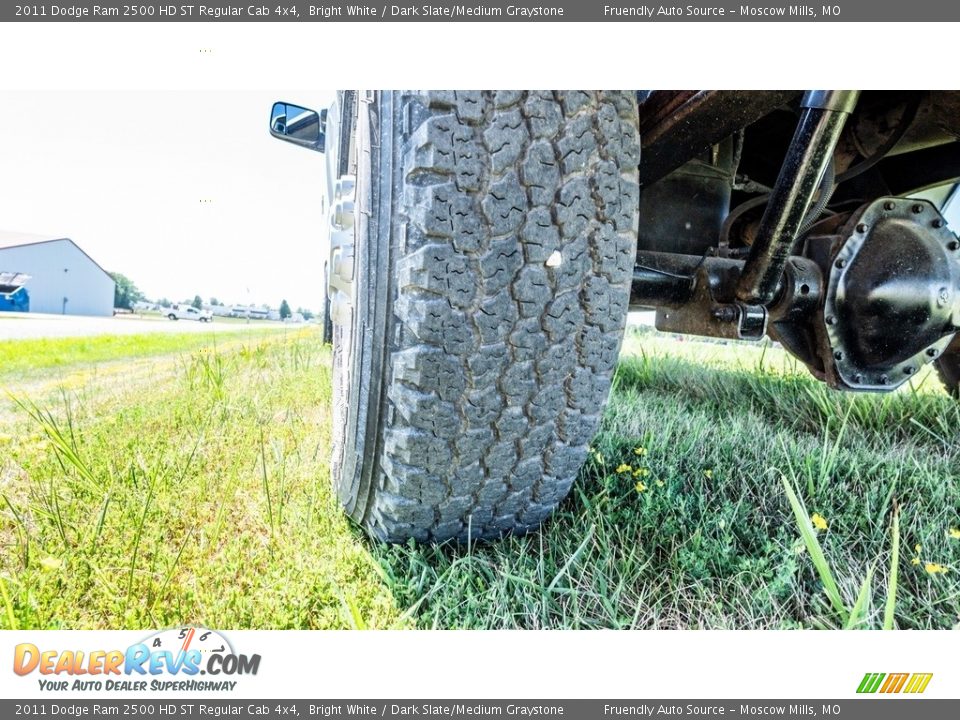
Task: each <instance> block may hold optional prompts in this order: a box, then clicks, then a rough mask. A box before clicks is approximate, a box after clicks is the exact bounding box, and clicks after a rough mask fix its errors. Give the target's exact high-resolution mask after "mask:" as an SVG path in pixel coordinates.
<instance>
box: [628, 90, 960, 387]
mask: <svg viewBox="0 0 960 720" xmlns="http://www.w3.org/2000/svg"><path fill="white" fill-rule="evenodd" d="M958 109H960V94H958V93H954V92H929V93H925V92H873V93H863V94H860V93H856V92H849V91H816V92H807V93H790V92H781V91H774V92H736V91H703V92H692V93H677V92H650V93H642V94H641V95H640V103H639V113H640V115H639V126H640V133H641V138H642V152H643V155H642V160H641V163H640V184H641V200H640V226H639V233H638V245H637V260H636V268H635V271H634V280H633V288H632V293H631V306H632V307H654V308H656V309H657V318H656V324H657V327H658V328H659V329H661V330H667V331H670V332H676V333H692V334H698V335H708V336H715V337H724V338H738V339H759V338H761V337H763V336H766V335H768V336H770V337H772V338H773V339H775V340H777V341H779V342H781V343H782V344H783V346H784V347H785V348H787V349H788V350H789V351H790V352H791V353H792V354H794V355H795V356H797V357H798V358H799V359H801V360H802V361H803V362H804V363H805V364H806V365H807V367H808V368H809V369H810V371H811V372H812V373H813V374H814V375H815V376H817V377H818V378H820V379H822V380H825V381H826V382H828V383H829V384H830V385H831V386H833V387H836V388H841V389H845V390H876V391H882V390H891V389H893V388H895V387H897V386H899V385H901V384H902V383H903V382H905V381H906V380H907V379H908V378H909V377H910V376H912V375H913V374H914V373H916V371H917V370H918V369H919V367H920V366H921V365H922V364H923V363H925V362H930V361H932V360H939V363H940V365H941V370H942V371H943V369H944V366H946V372H948V373H950V372H951V371H952V370H953V366H954V365H955V364H956V363H957V360H956V359H955V358H954V357H952V356H953V354H954V350H953V349H952V348H949V343H950V341H951V338H952V337H953V335H954V333H955V332H956V330H957V329H958V328H960V292H958V291H960V252H958V249H960V244H958V241H957V238H956V236H955V235H954V234H953V233H952V232H950V231H949V230H948V229H947V225H946V221H945V219H944V217H943V215H942V214H941V212H940V210H941V208H942V206H943V205H944V203H945V202H946V201H947V200H948V199H949V197H950V195H951V194H952V192H953V188H954V186H955V184H956V182H957V178H958V176H960V143H958V142H957V138H958V134H960V120H958V118H960V113H958V112H957V111H958ZM948 349H949V351H948ZM945 352H946V355H944V353H945ZM954 387H955V386H954Z"/></svg>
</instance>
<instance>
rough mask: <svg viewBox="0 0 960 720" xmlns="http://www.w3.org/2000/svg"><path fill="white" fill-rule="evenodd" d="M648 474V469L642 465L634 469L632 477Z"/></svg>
mask: <svg viewBox="0 0 960 720" xmlns="http://www.w3.org/2000/svg"><path fill="white" fill-rule="evenodd" d="M649 474H650V470H649V469H647V468H644V467H642V468H637V469H636V470H634V471H633V476H634V477H647V476H648V475H649Z"/></svg>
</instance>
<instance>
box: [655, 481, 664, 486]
mask: <svg viewBox="0 0 960 720" xmlns="http://www.w3.org/2000/svg"><path fill="white" fill-rule="evenodd" d="M664 485H665V483H664V482H663V480H657V487H663V486H664Z"/></svg>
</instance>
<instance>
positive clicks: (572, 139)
mask: <svg viewBox="0 0 960 720" xmlns="http://www.w3.org/2000/svg"><path fill="white" fill-rule="evenodd" d="M358 106H359V107H358V115H357V127H356V179H355V195H354V196H353V198H352V202H353V203H354V205H353V206H352V207H353V208H354V210H355V212H354V214H353V218H354V219H353V222H354V224H355V225H354V233H353V236H352V237H353V238H354V244H353V246H352V247H343V248H342V253H341V255H340V258H341V260H340V261H339V262H337V263H335V266H334V268H333V274H334V275H336V278H335V280H333V281H332V282H335V283H337V284H339V288H340V292H339V293H338V294H337V295H336V296H335V299H334V300H333V305H334V308H333V310H332V315H333V318H334V371H333V372H334V431H333V434H334V440H333V445H334V455H333V464H332V474H333V479H334V484H335V487H336V490H337V493H338V495H339V498H340V500H341V502H342V503H343V505H344V507H345V508H346V510H347V512H348V514H349V515H350V516H351V517H352V518H353V519H354V520H355V521H356V522H357V523H358V524H360V525H361V526H362V527H363V528H364V529H365V530H366V531H367V532H368V533H370V534H371V535H372V536H374V537H375V538H378V539H381V540H385V541H389V542H402V541H406V540H408V539H410V538H414V539H416V540H417V541H423V542H441V541H444V540H449V539H459V540H466V539H468V538H470V539H490V538H495V537H499V536H501V535H503V534H506V533H522V532H525V531H528V530H530V529H533V528H536V527H537V526H538V525H539V524H540V523H541V522H542V521H543V520H544V519H545V518H546V517H547V516H548V515H549V514H550V512H551V511H552V510H553V509H554V508H555V507H556V505H557V504H558V503H559V502H560V500H562V499H563V498H564V497H565V496H566V495H567V493H568V492H569V490H570V487H571V485H572V483H573V481H574V479H575V478H576V476H577V473H578V471H579V469H580V466H581V465H582V463H583V461H584V459H585V458H586V455H587V450H588V444H589V442H590V441H591V439H592V438H593V436H594V434H595V433H596V430H597V427H598V425H599V423H600V416H601V412H602V410H603V406H604V403H605V402H606V399H607V395H608V392H609V389H610V383H611V377H612V373H613V370H614V365H615V363H616V360H617V355H618V353H619V350H620V344H621V341H622V337H623V329H624V325H625V322H626V318H627V310H628V304H629V291H630V282H631V277H632V269H633V263H634V258H635V250H636V238H637V221H638V186H637V171H638V163H639V154H640V149H639V142H638V136H637V127H636V124H637V116H636V113H637V107H636V98H635V96H634V95H633V94H632V93H630V92H583V91H564V92H517V91H497V92H479V91H467V92H459V91H440V92H382V93H369V94H366V95H363V94H361V96H360V99H359V102H358ZM344 186H345V187H348V186H349V187H352V185H351V184H350V183H345V184H344ZM340 210H341V214H342V208H341V209H340ZM335 214H336V213H335ZM351 258H352V259H351Z"/></svg>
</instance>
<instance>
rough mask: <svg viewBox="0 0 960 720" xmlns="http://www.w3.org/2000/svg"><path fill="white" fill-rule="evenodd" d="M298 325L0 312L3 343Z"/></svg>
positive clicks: (131, 316)
mask: <svg viewBox="0 0 960 720" xmlns="http://www.w3.org/2000/svg"><path fill="white" fill-rule="evenodd" d="M284 327H287V328H289V327H298V326H296V325H287V324H284V323H279V322H269V321H267V320H254V321H251V322H249V323H245V322H231V321H217V320H214V322H212V323H202V322H196V321H192V320H178V321H176V322H174V321H171V320H167V319H166V318H159V317H149V316H146V317H139V316H136V315H121V316H117V317H79V316H72V315H41V314H39V313H2V312H0V342H2V341H4V340H24V339H32V338H60V337H92V336H95V335H140V334H143V333H155V332H156V333H161V332H167V333H169V332H178V333H184V332H199V333H217V332H238V331H240V332H244V331H253V332H263V331H264V330H276V329H283V328H284Z"/></svg>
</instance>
